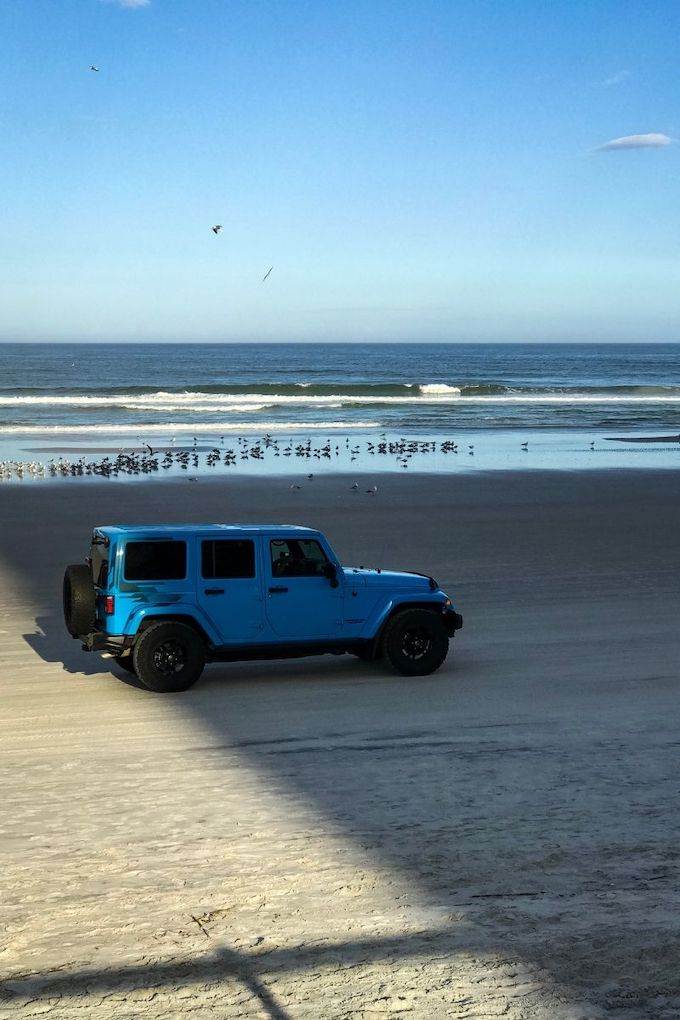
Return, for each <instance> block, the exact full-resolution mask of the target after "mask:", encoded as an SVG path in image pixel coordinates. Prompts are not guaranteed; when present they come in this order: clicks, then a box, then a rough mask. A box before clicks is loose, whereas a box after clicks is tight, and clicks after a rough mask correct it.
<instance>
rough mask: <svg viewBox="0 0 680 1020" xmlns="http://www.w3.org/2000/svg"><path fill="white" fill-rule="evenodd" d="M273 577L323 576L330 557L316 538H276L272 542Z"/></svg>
mask: <svg viewBox="0 0 680 1020" xmlns="http://www.w3.org/2000/svg"><path fill="white" fill-rule="evenodd" d="M270 549H271V557H272V577H321V576H322V575H323V573H324V569H325V567H326V564H327V563H328V557H327V556H326V554H325V552H324V551H323V549H322V548H321V546H320V545H319V543H318V542H317V541H315V540H314V539H301V538H285V539H281V538H276V539H274V540H273V541H272V542H271V543H270Z"/></svg>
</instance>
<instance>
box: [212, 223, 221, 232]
mask: <svg viewBox="0 0 680 1020" xmlns="http://www.w3.org/2000/svg"><path fill="white" fill-rule="evenodd" d="M210 229H211V230H212V232H213V234H219V232H220V230H221V229H222V224H221V223H216V224H215V226H214V227H211V228H210Z"/></svg>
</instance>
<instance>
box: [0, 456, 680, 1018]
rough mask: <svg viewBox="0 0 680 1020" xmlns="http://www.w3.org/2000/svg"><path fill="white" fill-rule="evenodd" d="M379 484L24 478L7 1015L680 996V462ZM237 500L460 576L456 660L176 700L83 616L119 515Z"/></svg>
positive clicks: (250, 679)
mask: <svg viewBox="0 0 680 1020" xmlns="http://www.w3.org/2000/svg"><path fill="white" fill-rule="evenodd" d="M371 481H372V479H371ZM378 481H379V486H380V491H379V493H378V495H377V496H376V497H369V496H365V495H363V494H359V495H357V494H355V493H352V492H351V491H350V482H351V479H346V478H339V477H335V478H331V477H327V478H319V479H317V480H315V481H314V482H312V483H305V485H304V488H303V490H302V491H299V492H298V491H290V490H289V489H288V483H287V482H286V481H285V480H277V481H268V480H264V479H263V480H257V481H253V480H248V481H245V480H238V479H235V478H232V479H229V480H226V481H221V482H209V481H205V482H204V481H201V482H199V483H195V484H193V485H189V484H187V483H176V484H175V483H171V482H168V483H160V484H156V485H153V484H151V485H126V484H119V483H115V482H111V483H108V484H103V485H100V486H96V485H87V484H79V483H77V482H76V483H65V484H63V485H61V486H48V485H45V484H43V485H40V484H30V483H25V484H24V485H23V486H20V487H6V488H3V489H2V490H1V491H0V641H1V645H0V661H1V667H2V668H1V671H0V683H1V684H2V722H1V725H2V734H1V739H2V757H1V763H0V764H1V769H0V782H1V784H2V789H1V791H0V792H1V793H2V841H1V845H0V851H1V858H0V886H1V888H0V892H1V896H2V900H1V910H2V915H1V918H0V922H1V925H2V939H1V941H0V972H1V973H0V978H1V981H0V1015H2V1016H4V1015H5V1014H6V1015H7V1016H20V1017H32V1016H43V1015H46V1014H49V1015H51V1016H53V1017H58V1018H68V1020H71V1018H75V1017H90V1016H92V1017H95V1016H96V1017H116V1018H118V1017H120V1018H123V1017H126V1018H128V1017H129V1018H133V1017H135V1018H137V1017H150V1018H161V1017H167V1018H170V1017H173V1018H174V1017H184V1016H191V1017H201V1018H202V1017H216V1018H217V1017H219V1018H235V1017H268V1018H274V1020H282V1018H289V1020H298V1018H302V1017H305V1018H323V1020H326V1018H350V1017H352V1018H354V1017H356V1018H369V1017H377V1016H389V1017H418V1018H420V1017H422V1018H438V1017H474V1018H482V1017H495V1016H503V1017H506V1018H520V1017H540V1018H546V1020H547V1018H550V1020H579V1018H582V1020H585V1018H595V1017H604V1016H606V1017H621V1018H626V1020H633V1018H638V1017H654V1018H669V1020H670V1018H677V1017H678V1016H679V1015H680V956H679V954H678V939H677V933H678V923H679V908H680V891H679V889H678V882H677V874H678V872H677V863H678V855H679V853H680V849H679V844H680V840H679V831H678V830H679V816H678V805H677V789H678V769H677V763H678V749H679V747H680V737H679V735H678V721H679V715H680V708H679V705H680V699H679V697H678V694H679V686H680V682H679V679H678V661H679V653H680V637H679V634H678V591H679V588H680V579H679V574H678V566H679V559H680V557H679V553H680V528H679V520H678V513H677V510H678V497H679V496H680V473H677V474H676V473H674V472H667V473H654V472H642V471H639V472H637V473H622V472H621V473H619V472H617V473H613V472H612V473H597V472H589V473H587V474H585V473H584V474H580V475H579V474H566V473H564V474H561V473H557V472H555V473H550V474H539V473H535V474H528V473H527V474H513V475H508V474H501V473H498V474H493V475H486V476H479V475H478V476H474V477H473V476H470V477H447V478H433V477H427V478H424V477H422V476H421V477H417V476H387V477H382V478H380V479H379V480H378ZM362 488H363V486H362ZM239 519H240V520H244V521H258V520H270V521H286V522H291V523H292V522H297V523H307V524H312V525H315V526H318V527H320V528H322V529H324V530H326V531H327V533H328V535H329V537H330V538H331V540H332V541H333V543H334V544H335V546H336V548H337V550H338V552H339V553H340V555H341V557H342V559H343V560H344V561H345V562H347V563H349V564H358V563H364V564H372V565H378V564H382V565H383V566H395V567H400V566H401V567H405V568H409V567H410V568H413V569H416V570H422V571H425V572H432V573H434V574H435V576H437V577H438V578H439V580H440V581H441V582H442V583H443V585H444V586H445V587H446V588H448V589H450V590H451V591H452V592H453V593H455V595H456V596H457V598H458V600H459V603H460V606H461V609H462V611H463V613H464V615H465V629H464V630H463V631H462V633H461V634H460V636H459V637H458V638H457V639H456V644H457V647H456V649H455V650H454V653H453V655H452V656H451V658H450V659H449V661H448V662H447V664H446V665H445V667H444V668H443V669H442V670H441V671H440V672H439V673H438V674H436V675H435V676H432V677H428V678H426V679H420V680H412V679H405V678H400V677H393V676H391V675H389V674H387V673H385V672H384V671H383V669H382V668H380V667H377V668H376V667H369V666H367V665H364V664H362V663H360V662H358V661H357V660H355V659H353V658H350V657H348V656H345V657H340V658H338V657H331V656H328V657H325V658H314V659H307V660H299V661H288V662H279V663H248V664H245V665H243V664H238V663H237V664H229V665H214V666H211V667H209V668H208V670H207V672H206V675H205V677H204V679H203V680H202V682H201V683H200V684H199V685H198V686H197V687H196V688H194V689H193V690H192V691H190V692H188V693H187V694H185V695H180V696H177V697H162V696H153V695H150V694H147V693H145V692H144V691H141V690H139V689H137V688H136V687H135V686H133V685H131V684H130V683H128V682H125V678H124V677H122V676H121V675H120V674H119V675H118V676H115V675H112V674H111V673H110V672H109V670H108V668H107V662H106V661H105V660H102V659H101V658H100V657H98V656H93V655H90V656H88V655H86V654H85V653H81V652H80V650H79V646H78V645H77V643H76V642H73V641H71V640H70V639H69V638H68V637H67V636H66V633H65V631H64V629H63V625H62V622H61V607H60V580H61V573H62V570H63V567H64V565H65V564H67V563H69V562H73V561H78V560H80V559H82V557H83V555H84V554H85V552H86V548H87V542H88V536H89V531H90V528H91V527H92V525H93V524H103V523H114V522H117V521H131V520H137V521H155V520H171V521H177V520H193V521H200V520H208V521H210V520H239Z"/></svg>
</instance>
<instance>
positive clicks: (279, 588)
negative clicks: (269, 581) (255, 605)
mask: <svg viewBox="0 0 680 1020" xmlns="http://www.w3.org/2000/svg"><path fill="white" fill-rule="evenodd" d="M284 591H288V589H287V588H284V587H283V586H282V585H274V587H273V588H270V589H269V594H270V595H275V594H280V593H281V592H284Z"/></svg>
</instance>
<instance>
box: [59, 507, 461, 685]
mask: <svg viewBox="0 0 680 1020" xmlns="http://www.w3.org/2000/svg"><path fill="white" fill-rule="evenodd" d="M64 617H65V621H66V627H67V629H68V631H69V633H70V634H71V636H72V637H74V638H78V639H79V640H80V641H81V642H82V645H83V649H84V650H86V651H92V650H96V651H103V652H108V653H109V654H111V655H112V656H113V657H114V659H115V660H116V662H117V663H118V664H119V665H120V666H121V667H122V668H123V669H125V670H128V671H129V672H130V673H134V674H135V675H136V676H137V677H138V679H139V680H140V681H141V683H142V684H143V685H144V687H146V688H148V689H149V690H151V691H159V692H160V691H184V690H186V689H187V688H188V687H191V685H192V684H194V683H195V682H196V680H198V678H199V677H200V675H201V673H202V671H203V667H204V666H205V663H206V662H208V661H211V662H214V661H231V660H238V659H273V658H282V657H289V656H301V655H318V654H320V653H323V652H334V653H340V652H351V653H353V654H354V655H357V656H359V657H360V658H361V659H366V660H369V659H379V658H382V659H384V660H385V661H386V662H388V663H389V665H390V666H391V667H392V668H393V669H394V670H396V671H397V672H398V673H402V674H405V675H407V676H424V675H425V674H427V673H432V672H433V671H434V670H436V669H438V668H439V666H441V664H442V662H443V661H444V659H445V658H446V654H447V651H448V646H449V638H451V637H453V634H454V632H455V631H456V630H458V628H460V627H461V626H462V624H463V621H462V618H461V616H459V614H458V613H457V612H455V610H454V608H453V606H452V605H451V599H450V598H448V596H447V595H446V593H445V592H443V591H442V590H441V589H440V588H439V586H438V585H437V582H436V581H435V580H434V579H433V578H431V577H426V576H424V575H422V574H414V573H396V572H394V571H388V570H379V569H378V570H366V569H364V568H363V567H359V568H354V567H342V566H341V565H340V563H339V562H338V559H337V557H336V555H335V553H334V552H333V550H332V549H331V547H330V545H329V544H328V542H327V541H326V539H325V537H324V536H323V535H322V534H321V533H320V532H319V531H313V530H312V529H310V528H300V527H288V526H282V525H227V524H207V525H195V524H192V525H153V526H151V525H149V526H143V527H138V526H130V525H122V526H116V527H102V528H95V530H94V533H93V535H92V546H91V550H90V555H89V557H88V559H87V561H86V563H84V564H77V565H75V566H70V567H67V568H66V573H65V575H64Z"/></svg>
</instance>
